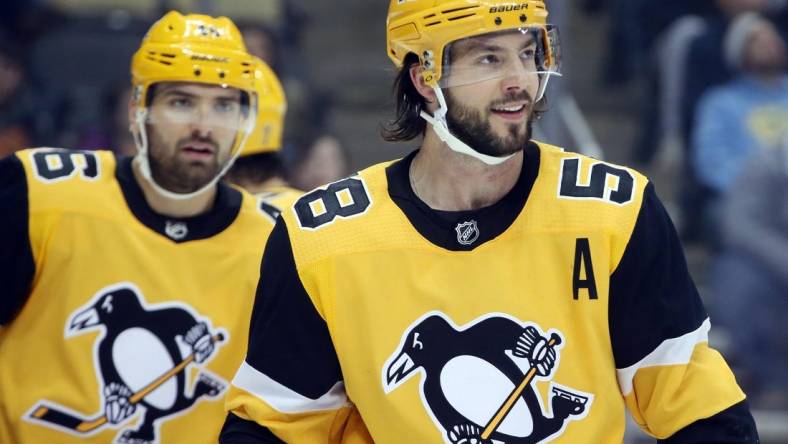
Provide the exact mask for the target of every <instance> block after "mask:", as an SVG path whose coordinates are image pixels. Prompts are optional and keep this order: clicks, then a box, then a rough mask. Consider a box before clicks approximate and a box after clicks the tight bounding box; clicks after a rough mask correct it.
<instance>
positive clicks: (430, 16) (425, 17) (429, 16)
mask: <svg viewBox="0 0 788 444" xmlns="http://www.w3.org/2000/svg"><path fill="white" fill-rule="evenodd" d="M433 17H435V14H430V15H425V16H424V19H425V20H426V19H430V18H433Z"/></svg>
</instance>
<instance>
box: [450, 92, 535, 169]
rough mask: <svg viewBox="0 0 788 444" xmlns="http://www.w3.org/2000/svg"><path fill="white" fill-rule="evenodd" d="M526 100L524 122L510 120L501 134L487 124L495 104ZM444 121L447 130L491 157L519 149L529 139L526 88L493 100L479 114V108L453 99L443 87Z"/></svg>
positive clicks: (520, 149)
mask: <svg viewBox="0 0 788 444" xmlns="http://www.w3.org/2000/svg"><path fill="white" fill-rule="evenodd" d="M523 100H525V101H527V102H528V103H527V104H526V108H527V109H528V114H527V115H528V117H527V121H526V123H525V125H523V124H522V123H519V122H518V123H512V124H508V125H507V129H508V133H507V135H506V136H504V137H501V136H499V135H497V134H495V132H493V129H492V125H490V115H491V111H490V109H491V108H492V106H496V105H498V104H506V103H511V102H519V101H523ZM446 106H447V107H448V112H447V113H446V123H447V124H448V127H449V131H451V133H452V134H453V135H454V136H455V137H457V138H458V139H460V140H462V141H463V142H465V144H466V145H468V146H469V147H471V148H473V149H474V150H475V151H477V152H479V153H482V154H486V155H488V156H493V157H503V156H508V155H510V154H514V153H517V152H519V151H522V150H523V149H524V148H525V145H526V144H527V143H528V141H529V140H530V139H531V128H532V116H533V112H532V109H533V100H532V99H531V95H530V94H528V91H525V90H522V91H521V92H520V93H514V94H509V95H507V96H506V97H504V98H503V99H501V100H496V101H495V102H493V103H492V104H491V106H490V107H488V108H487V110H486V111H485V112H484V114H482V112H480V111H479V110H476V109H473V108H470V107H467V106H464V105H462V104H461V103H460V102H459V101H458V100H456V99H455V98H454V97H453V96H452V93H451V90H450V89H449V90H446Z"/></svg>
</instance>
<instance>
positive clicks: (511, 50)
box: [439, 26, 561, 88]
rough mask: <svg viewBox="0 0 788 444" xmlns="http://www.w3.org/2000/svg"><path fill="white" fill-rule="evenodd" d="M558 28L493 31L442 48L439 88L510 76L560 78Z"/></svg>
mask: <svg viewBox="0 0 788 444" xmlns="http://www.w3.org/2000/svg"><path fill="white" fill-rule="evenodd" d="M560 66H561V51H560V43H559V36H558V28H556V27H553V26H548V27H546V28H543V27H528V28H516V29H508V30H504V31H496V32H491V33H487V34H481V35H475V36H473V37H467V38H464V39H460V40H456V41H454V42H451V43H450V44H448V45H446V47H445V49H444V53H443V66H442V69H441V78H440V81H439V85H440V86H441V87H442V88H452V87H455V86H463V85H470V84H474V83H479V82H485V81H488V80H496V79H502V78H508V77H512V76H527V75H538V76H540V77H541V76H549V75H560Z"/></svg>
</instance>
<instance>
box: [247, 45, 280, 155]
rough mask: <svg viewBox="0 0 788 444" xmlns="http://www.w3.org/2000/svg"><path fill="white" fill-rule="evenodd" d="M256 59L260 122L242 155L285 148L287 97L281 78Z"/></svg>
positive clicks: (258, 119)
mask: <svg viewBox="0 0 788 444" xmlns="http://www.w3.org/2000/svg"><path fill="white" fill-rule="evenodd" d="M255 59H256V62H257V63H256V65H255V75H256V77H257V97H258V105H257V123H256V124H255V127H254V130H253V131H252V134H250V135H249V138H248V139H247V140H246V145H244V148H243V151H242V152H241V156H247V155H250V154H259V153H268V152H277V151H279V150H281V149H282V133H283V132H284V126H285V113H286V112H287V99H286V98H285V90H284V88H282V83H281V82H280V81H279V77H277V76H276V73H275V72H274V70H273V69H271V67H270V66H268V65H267V64H266V63H265V62H263V61H262V60H260V59H257V58H255Z"/></svg>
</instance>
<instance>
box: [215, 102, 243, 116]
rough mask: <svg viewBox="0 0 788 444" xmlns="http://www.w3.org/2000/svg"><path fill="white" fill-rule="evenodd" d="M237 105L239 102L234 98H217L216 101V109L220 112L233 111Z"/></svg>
mask: <svg viewBox="0 0 788 444" xmlns="http://www.w3.org/2000/svg"><path fill="white" fill-rule="evenodd" d="M238 107H239V104H238V102H236V101H235V100H218V101H217V102H216V111H218V112H221V113H230V112H235V111H236V110H237V109H238Z"/></svg>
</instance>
